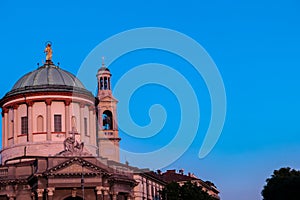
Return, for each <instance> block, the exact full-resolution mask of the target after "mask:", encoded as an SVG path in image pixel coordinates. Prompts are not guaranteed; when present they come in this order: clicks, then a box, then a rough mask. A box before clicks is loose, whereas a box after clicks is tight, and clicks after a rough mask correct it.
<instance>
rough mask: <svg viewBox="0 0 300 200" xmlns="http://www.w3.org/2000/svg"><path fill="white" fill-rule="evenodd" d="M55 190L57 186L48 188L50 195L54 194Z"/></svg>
mask: <svg viewBox="0 0 300 200" xmlns="http://www.w3.org/2000/svg"><path fill="white" fill-rule="evenodd" d="M54 191H55V188H54V187H49V188H47V192H48V196H53V194H54Z"/></svg>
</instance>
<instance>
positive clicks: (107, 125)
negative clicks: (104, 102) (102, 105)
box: [102, 110, 113, 130]
mask: <svg viewBox="0 0 300 200" xmlns="http://www.w3.org/2000/svg"><path fill="white" fill-rule="evenodd" d="M102 119H103V122H102V123H103V126H102V127H103V130H112V129H113V121H112V120H113V118H112V113H111V112H110V111H109V110H106V111H104V112H103V114H102Z"/></svg>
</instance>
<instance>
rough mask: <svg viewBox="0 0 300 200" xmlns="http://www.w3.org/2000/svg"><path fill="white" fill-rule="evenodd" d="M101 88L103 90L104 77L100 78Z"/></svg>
mask: <svg viewBox="0 0 300 200" xmlns="http://www.w3.org/2000/svg"><path fill="white" fill-rule="evenodd" d="M100 90H103V78H102V77H101V78H100Z"/></svg>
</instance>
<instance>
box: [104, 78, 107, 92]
mask: <svg viewBox="0 0 300 200" xmlns="http://www.w3.org/2000/svg"><path fill="white" fill-rule="evenodd" d="M104 90H107V77H104Z"/></svg>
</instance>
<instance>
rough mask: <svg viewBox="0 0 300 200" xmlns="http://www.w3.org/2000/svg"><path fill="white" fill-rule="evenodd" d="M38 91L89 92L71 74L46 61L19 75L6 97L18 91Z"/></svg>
mask: <svg viewBox="0 0 300 200" xmlns="http://www.w3.org/2000/svg"><path fill="white" fill-rule="evenodd" d="M38 91H42V92H45V91H46V92H47V91H54V92H56V91H57V92H65V91H71V92H80V93H85V94H87V93H88V94H91V93H90V92H89V91H87V90H86V89H85V87H84V85H83V84H82V83H81V81H80V80H79V79H77V78H76V77H75V76H74V75H73V74H71V73H70V72H67V71H65V70H63V69H61V68H59V67H58V66H55V65H54V64H52V63H46V64H45V65H43V66H41V67H39V68H38V69H36V70H34V71H32V72H29V73H27V74H25V75H24V76H23V77H21V78H20V79H19V80H18V81H17V82H16V83H15V85H14V86H13V88H12V90H11V91H10V92H8V93H7V94H6V97H7V96H12V95H15V94H20V93H27V92H38Z"/></svg>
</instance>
